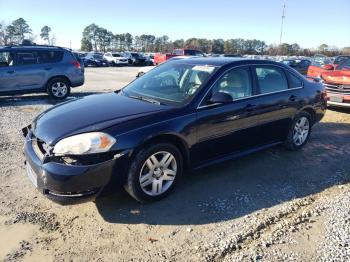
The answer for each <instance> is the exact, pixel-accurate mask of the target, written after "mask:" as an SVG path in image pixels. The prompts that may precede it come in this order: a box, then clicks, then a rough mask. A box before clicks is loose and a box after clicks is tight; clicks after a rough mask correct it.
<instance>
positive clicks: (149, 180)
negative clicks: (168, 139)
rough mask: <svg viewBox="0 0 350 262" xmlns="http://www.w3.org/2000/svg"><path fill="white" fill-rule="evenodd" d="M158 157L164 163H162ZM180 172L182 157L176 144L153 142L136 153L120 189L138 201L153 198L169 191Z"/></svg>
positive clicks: (148, 200) (163, 195)
mask: <svg viewBox="0 0 350 262" xmlns="http://www.w3.org/2000/svg"><path fill="white" fill-rule="evenodd" d="M169 154H170V155H169ZM154 158H155V159H154ZM155 160H157V161H158V162H157V161H155ZM162 160H163V161H164V162H165V164H162ZM158 164H159V165H158ZM150 167H153V168H152V169H151V168H150ZM168 172H169V173H168ZM182 172H183V157H182V155H181V153H180V151H179V150H178V149H177V147H176V146H174V145H172V144H168V143H160V144H155V145H153V146H150V147H145V148H144V149H142V150H140V151H139V152H138V153H137V155H136V156H135V158H134V160H133V161H132V163H131V166H130V168H129V171H128V175H127V178H126V182H125V184H124V188H125V190H126V191H127V192H128V193H129V194H130V195H131V196H132V197H133V198H135V199H136V200H137V201H139V202H141V203H144V202H152V201H156V200H159V199H162V198H164V197H166V196H167V195H168V194H170V193H171V191H172V190H173V189H174V187H175V186H176V184H177V183H178V181H179V180H180V178H181V176H182ZM141 184H143V186H141Z"/></svg>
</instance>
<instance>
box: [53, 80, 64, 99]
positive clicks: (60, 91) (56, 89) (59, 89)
mask: <svg viewBox="0 0 350 262" xmlns="http://www.w3.org/2000/svg"><path fill="white" fill-rule="evenodd" d="M51 91H52V94H53V95H54V96H55V97H64V96H65V95H66V94H67V91H68V88H67V85H66V84H65V83H63V82H55V83H54V84H53V85H52V86H51Z"/></svg>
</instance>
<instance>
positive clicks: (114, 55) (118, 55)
mask: <svg viewBox="0 0 350 262" xmlns="http://www.w3.org/2000/svg"><path fill="white" fill-rule="evenodd" d="M112 56H113V57H121V55H120V54H112Z"/></svg>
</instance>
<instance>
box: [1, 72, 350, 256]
mask: <svg viewBox="0 0 350 262" xmlns="http://www.w3.org/2000/svg"><path fill="white" fill-rule="evenodd" d="M136 73H137V68H97V69H90V68H88V69H87V70H86V84H85V85H84V86H83V87H79V88H76V89H74V90H73V92H72V96H73V97H74V96H76V97H79V96H84V95H88V94H92V93H96V92H106V91H110V90H115V89H119V88H120V87H122V86H123V85H125V84H126V83H128V82H129V81H131V80H132V79H133V78H134V76H135V75H136ZM52 104H53V103H52V101H50V100H48V99H47V97H46V95H28V96H16V97H10V98H9V97H7V98H1V97H0V132H1V135H0V167H1V169H0V185H1V186H0V203H1V204H0V260H5V261H349V260H350V251H349V249H350V247H349V246H350V242H349V235H350V211H349V198H350V197H349V196H350V184H349V182H350V157H349V155H350V110H339V109H337V110H335V109H329V110H328V111H327V113H326V116H325V117H324V119H323V120H322V122H321V123H319V124H317V125H316V126H315V127H314V129H313V133H312V135H311V139H310V141H309V143H308V144H307V146H305V147H304V148H303V149H302V150H301V151H298V152H289V151H286V150H285V149H284V148H283V147H274V148H270V149H268V150H264V151H261V152H258V153H255V154H253V155H250V156H247V157H244V158H240V159H236V160H233V161H228V162H225V163H223V164H220V165H215V166H211V167H209V168H206V169H202V170H199V171H196V172H192V173H190V174H187V176H186V177H185V179H184V181H183V183H182V184H181V186H180V187H178V188H177V189H176V190H175V191H174V193H173V194H171V195H170V196H169V197H167V198H166V199H164V200H162V201H159V202H156V203H152V204H144V205H142V204H139V203H137V202H136V201H134V200H133V199H132V198H131V197H129V196H128V195H127V194H126V193H125V192H124V191H123V190H122V189H120V188H116V192H115V193H113V194H111V195H107V196H104V197H102V198H99V199H97V200H96V201H95V202H88V203H84V204H79V205H72V206H60V205H58V204H55V203H53V202H51V201H49V200H48V199H46V198H45V197H44V196H43V195H41V194H40V193H39V192H38V191H36V190H35V189H34V188H33V186H32V184H31V183H30V181H29V180H28V179H27V177H26V172H25V168H24V164H23V161H24V156H23V154H22V146H23V139H22V137H21V134H20V129H21V128H22V127H23V126H25V125H27V124H29V123H30V122H31V120H32V119H33V118H34V117H35V116H36V115H37V114H39V113H40V112H42V111H43V110H45V109H47V108H48V107H50V106H51V105H52ZM343 234H344V235H343ZM334 236H336V237H334ZM338 238H339V241H338V240H337V239H338ZM332 241H338V242H332ZM326 251H327V252H326ZM325 253H326V254H325Z"/></svg>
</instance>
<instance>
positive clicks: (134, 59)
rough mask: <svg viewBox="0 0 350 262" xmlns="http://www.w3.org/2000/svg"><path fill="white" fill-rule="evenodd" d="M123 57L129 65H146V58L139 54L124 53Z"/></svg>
mask: <svg viewBox="0 0 350 262" xmlns="http://www.w3.org/2000/svg"><path fill="white" fill-rule="evenodd" d="M123 56H124V57H126V59H128V63H129V65H133V66H136V65H139V66H140V65H141V66H143V65H145V63H146V58H145V57H144V56H143V55H142V54H141V53H137V52H124V53H123Z"/></svg>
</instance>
